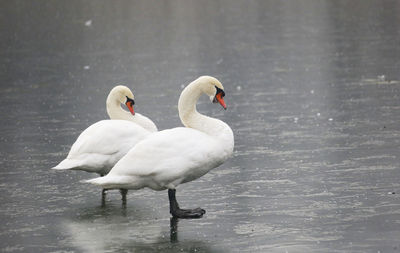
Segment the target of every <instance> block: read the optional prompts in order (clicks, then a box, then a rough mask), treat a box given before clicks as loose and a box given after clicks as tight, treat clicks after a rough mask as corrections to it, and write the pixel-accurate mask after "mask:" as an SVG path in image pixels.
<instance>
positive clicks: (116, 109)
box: [106, 95, 134, 121]
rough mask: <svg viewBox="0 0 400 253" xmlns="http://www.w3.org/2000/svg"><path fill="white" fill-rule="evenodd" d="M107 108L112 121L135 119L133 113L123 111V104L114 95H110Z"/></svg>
mask: <svg viewBox="0 0 400 253" xmlns="http://www.w3.org/2000/svg"><path fill="white" fill-rule="evenodd" d="M106 106H107V114H108V116H109V117H110V119H122V120H129V121H132V119H133V118H134V116H133V115H132V114H131V113H129V112H127V111H125V110H124V109H122V107H121V102H119V100H118V99H117V98H115V97H114V96H112V95H109V96H108V97H107V102H106Z"/></svg>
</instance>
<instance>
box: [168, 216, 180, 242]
mask: <svg viewBox="0 0 400 253" xmlns="http://www.w3.org/2000/svg"><path fill="white" fill-rule="evenodd" d="M178 220H179V219H178V218H176V217H172V218H171V220H170V241H171V242H178Z"/></svg>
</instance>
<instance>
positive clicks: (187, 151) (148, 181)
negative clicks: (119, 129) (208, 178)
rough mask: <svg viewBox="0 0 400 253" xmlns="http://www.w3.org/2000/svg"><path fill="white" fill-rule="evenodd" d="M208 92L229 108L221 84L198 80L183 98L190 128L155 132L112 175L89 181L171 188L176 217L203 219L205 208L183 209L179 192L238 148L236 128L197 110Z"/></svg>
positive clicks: (106, 185) (113, 185)
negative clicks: (182, 185) (234, 132)
mask: <svg viewBox="0 0 400 253" xmlns="http://www.w3.org/2000/svg"><path fill="white" fill-rule="evenodd" d="M202 93H205V94H207V95H208V96H210V98H211V99H213V100H214V101H216V99H217V100H218V101H219V102H220V103H221V105H222V106H223V107H224V108H225V107H226V106H225V103H224V101H223V99H222V97H223V96H224V92H223V87H222V85H221V83H220V82H219V81H218V80H217V79H215V78H213V77H208V76H205V77H200V78H198V79H197V80H195V81H193V82H192V83H191V84H189V85H188V86H187V87H186V88H185V89H184V90H183V92H182V94H181V96H180V98H179V104H178V109H179V116H180V118H181V120H182V123H183V124H184V125H185V126H186V127H178V128H173V129H169V130H164V131H160V132H158V133H154V134H152V135H151V136H149V137H148V138H146V139H144V140H143V141H141V142H140V143H138V144H137V145H136V146H135V147H133V148H132V149H131V150H130V151H129V152H128V153H127V154H126V155H125V156H124V157H123V158H121V160H119V161H118V162H117V164H116V165H115V166H114V167H113V168H112V170H111V171H110V172H109V174H108V175H107V176H105V177H100V178H95V179H92V180H88V181H87V182H89V183H92V184H96V185H99V186H102V187H103V188H105V189H114V188H125V189H135V190H137V189H141V188H144V187H148V188H151V189H154V190H165V189H168V190H169V194H170V206H171V213H172V214H173V215H174V216H177V217H183V218H188V217H189V218H193V217H196V218H198V217H201V216H202V215H203V214H204V212H205V211H204V210H202V209H194V210H183V209H179V206H178V204H177V202H176V200H175V188H176V187H177V186H178V185H179V184H182V183H186V182H190V181H192V180H195V179H197V178H199V177H201V176H203V175H204V174H206V173H207V172H208V171H210V170H211V169H213V168H215V167H217V166H219V165H221V164H222V163H223V162H224V161H225V160H226V159H227V158H228V157H229V156H230V155H231V154H232V152H233V146H234V140H233V133H232V130H231V129H230V127H229V126H228V125H227V124H226V123H224V122H223V121H221V120H218V119H214V118H210V117H207V116H204V115H202V114H200V113H198V112H197V110H196V102H197V100H198V99H199V97H200V95H201V94H202ZM174 206H175V207H174ZM182 210H183V211H182ZM185 211H186V213H182V212H185ZM177 212H178V213H177Z"/></svg>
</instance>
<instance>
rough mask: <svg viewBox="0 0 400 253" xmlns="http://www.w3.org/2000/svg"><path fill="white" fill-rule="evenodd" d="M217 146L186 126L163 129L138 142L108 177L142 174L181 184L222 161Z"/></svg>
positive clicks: (159, 181) (147, 178)
mask: <svg viewBox="0 0 400 253" xmlns="http://www.w3.org/2000/svg"><path fill="white" fill-rule="evenodd" d="M218 150H219V148H218V142H217V141H215V140H213V139H212V137H210V136H208V135H207V134H204V133H202V132H200V131H197V130H194V129H190V128H183V127H182V128H174V129H170V130H164V131H161V132H158V133H155V134H152V135H151V136H150V137H148V138H146V139H145V140H143V141H141V142H139V143H138V144H137V145H136V146H135V147H133V148H132V149H131V150H130V151H129V152H128V153H127V154H126V155H125V156H124V157H123V158H122V159H121V160H120V161H119V162H118V163H117V164H116V165H115V166H114V168H113V169H112V170H111V172H110V173H109V175H108V176H107V177H109V178H110V179H111V178H112V177H115V178H117V177H121V176H122V177H129V178H137V179H138V178H141V179H143V180H144V181H147V183H149V184H151V183H156V184H159V185H164V186H165V185H168V184H170V183H173V182H176V183H177V184H179V183H182V182H187V181H191V180H193V179H196V178H198V177H200V176H202V175H204V174H205V173H207V172H208V171H209V170H210V169H211V168H214V167H216V166H218V165H220V164H221V163H222V161H221V159H220V158H219V157H218V155H219V152H218ZM144 186H149V185H144ZM149 187H151V186H149ZM152 188H157V187H152Z"/></svg>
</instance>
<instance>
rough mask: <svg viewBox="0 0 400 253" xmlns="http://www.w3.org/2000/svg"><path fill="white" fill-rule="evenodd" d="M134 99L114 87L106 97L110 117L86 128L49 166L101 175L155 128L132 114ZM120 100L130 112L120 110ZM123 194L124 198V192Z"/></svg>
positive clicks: (145, 118) (128, 93)
mask: <svg viewBox="0 0 400 253" xmlns="http://www.w3.org/2000/svg"><path fill="white" fill-rule="evenodd" d="M133 99H134V96H133V94H132V92H131V90H130V89H129V88H128V87H126V86H121V85H119V86H116V87H114V88H113V89H112V90H111V91H110V94H109V95H108V97H107V113H108V115H109V116H110V118H111V119H110V120H101V121H98V122H96V123H94V124H93V125H91V126H89V127H88V128H86V129H85V130H84V131H83V132H82V133H81V134H80V135H79V137H78V138H77V140H76V141H75V143H74V144H73V145H72V147H71V149H70V151H69V153H68V156H67V158H65V159H64V160H63V161H61V162H60V163H59V164H58V165H57V166H55V167H53V168H52V169H55V170H83V171H87V172H95V173H98V174H100V175H101V176H103V175H105V174H107V173H108V172H109V171H110V170H111V168H112V167H113V166H114V165H115V164H116V163H117V162H118V161H119V160H120V159H121V158H122V157H123V156H124V155H125V154H126V153H127V152H128V151H129V150H130V149H131V148H132V147H134V146H135V145H136V144H137V143H138V142H139V141H141V140H143V139H144V138H146V137H147V136H149V135H150V134H151V133H152V132H155V131H157V127H156V126H155V124H154V123H153V122H152V121H151V120H150V119H148V118H147V117H145V116H142V115H140V114H138V113H135V111H134V108H133V105H134V103H135V102H134V100H133ZM122 103H123V104H125V105H126V106H127V107H128V109H129V111H130V112H127V111H125V110H124V109H122V107H121V104H122ZM124 192H125V191H121V193H124ZM104 193H105V191H103V196H104ZM122 197H123V199H124V198H125V196H124V194H123V196H122Z"/></svg>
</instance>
